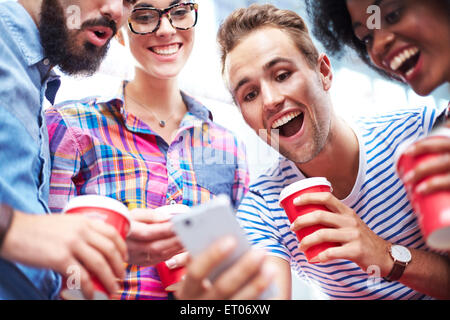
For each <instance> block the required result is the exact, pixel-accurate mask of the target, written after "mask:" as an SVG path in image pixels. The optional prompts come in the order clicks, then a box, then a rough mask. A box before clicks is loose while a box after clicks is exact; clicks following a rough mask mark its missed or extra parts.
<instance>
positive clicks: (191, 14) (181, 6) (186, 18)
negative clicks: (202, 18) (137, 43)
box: [128, 2, 198, 35]
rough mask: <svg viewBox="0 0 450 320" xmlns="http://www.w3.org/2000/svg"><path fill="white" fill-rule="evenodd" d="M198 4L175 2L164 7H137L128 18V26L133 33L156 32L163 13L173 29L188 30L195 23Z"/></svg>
mask: <svg viewBox="0 0 450 320" xmlns="http://www.w3.org/2000/svg"><path fill="white" fill-rule="evenodd" d="M197 11H198V4H197V3H191V2H184V3H177V4H174V5H172V6H170V7H168V8H166V9H157V8H151V7H139V8H135V9H133V11H132V12H131V16H130V18H129V19H128V27H129V28H130V30H131V31H132V32H133V33H136V34H140V35H145V34H149V33H153V32H156V31H157V30H158V29H159V26H160V25H161V20H162V17H163V16H164V15H167V18H168V19H169V21H170V24H171V25H172V27H174V28H175V29H179V30H188V29H191V28H192V27H194V26H195V25H196V23H197V15H198V13H197Z"/></svg>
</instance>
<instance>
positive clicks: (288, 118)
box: [272, 111, 301, 129]
mask: <svg viewBox="0 0 450 320" xmlns="http://www.w3.org/2000/svg"><path fill="white" fill-rule="evenodd" d="M300 114H301V112H300V111H295V112H291V113H288V114H287V115H285V116H284V117H282V118H280V119H278V120H276V121H275V122H274V123H273V124H272V129H276V128H279V127H281V126H282V125H285V124H286V123H288V122H289V121H291V120H292V119H294V118H296V117H298V116H299V115H300Z"/></svg>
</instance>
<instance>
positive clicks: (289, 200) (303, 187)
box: [280, 177, 337, 260]
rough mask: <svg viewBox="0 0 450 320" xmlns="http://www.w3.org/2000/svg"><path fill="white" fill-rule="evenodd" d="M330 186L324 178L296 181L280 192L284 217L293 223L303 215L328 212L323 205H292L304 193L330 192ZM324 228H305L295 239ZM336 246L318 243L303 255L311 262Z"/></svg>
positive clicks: (316, 226) (317, 226) (329, 243)
mask: <svg viewBox="0 0 450 320" xmlns="http://www.w3.org/2000/svg"><path fill="white" fill-rule="evenodd" d="M331 191H332V188H331V184H330V182H328V180H327V179H326V178H322V177H316V178H308V179H303V180H300V181H297V182H295V183H293V184H291V185H289V186H287V187H286V188H284V189H283V191H281V194H280V206H281V207H282V208H283V209H284V211H285V212H286V215H287V216H288V218H289V221H290V222H291V223H293V222H294V221H295V219H297V217H299V216H302V215H304V214H307V213H310V212H313V211H316V210H325V211H329V209H328V208H327V207H325V206H323V205H319V204H309V205H305V206H296V205H294V202H293V201H294V199H295V198H297V197H299V196H300V195H302V194H305V193H316V192H331ZM322 228H325V226H323V225H321V224H318V225H314V226H310V227H306V228H302V229H300V230H299V231H297V232H296V234H297V238H298V240H299V241H301V240H302V239H303V238H304V237H306V236H308V235H310V234H312V233H314V232H316V231H317V230H319V229H322ZM336 246H337V244H336V243H333V242H323V243H319V244H317V245H315V246H312V247H310V248H308V249H307V250H306V251H305V252H304V253H305V256H306V258H307V259H308V260H311V259H312V258H314V257H315V256H317V255H318V254H319V253H321V252H322V251H324V250H326V249H328V248H331V247H336Z"/></svg>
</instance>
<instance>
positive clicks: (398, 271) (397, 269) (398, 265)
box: [384, 261, 406, 282]
mask: <svg viewBox="0 0 450 320" xmlns="http://www.w3.org/2000/svg"><path fill="white" fill-rule="evenodd" d="M405 269H406V263H403V262H400V261H394V266H393V267H392V270H391V272H390V273H389V274H388V275H387V276H386V277H384V280H386V281H389V282H391V281H396V280H398V279H400V277H401V276H402V275H403V272H404V271H405Z"/></svg>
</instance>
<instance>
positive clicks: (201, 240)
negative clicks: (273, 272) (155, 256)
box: [172, 195, 276, 299]
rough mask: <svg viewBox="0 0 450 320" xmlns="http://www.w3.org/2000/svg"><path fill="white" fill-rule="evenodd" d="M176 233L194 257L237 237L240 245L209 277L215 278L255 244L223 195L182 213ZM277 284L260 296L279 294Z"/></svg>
mask: <svg viewBox="0 0 450 320" xmlns="http://www.w3.org/2000/svg"><path fill="white" fill-rule="evenodd" d="M172 222H173V227H174V231H175V233H176V234H177V235H178V237H179V238H180V241H181V242H182V244H183V245H184V247H185V248H186V249H187V250H188V251H189V253H190V254H191V255H192V256H194V257H195V256H197V255H198V254H200V253H201V252H203V251H204V250H206V249H207V248H208V246H210V245H211V244H212V243H213V242H215V241H216V240H218V239H220V238H222V237H224V236H228V235H231V236H234V237H235V238H236V240H237V246H236V248H235V250H234V251H233V253H232V254H231V255H230V256H228V257H227V259H225V260H224V261H222V263H221V264H220V265H219V266H218V267H216V268H215V269H214V270H213V271H212V272H211V274H210V276H209V279H210V280H211V281H214V280H215V279H216V278H217V277H218V276H219V275H220V274H221V273H222V272H223V271H225V270H226V269H228V268H229V267H231V266H232V265H233V264H234V263H235V262H236V261H237V260H239V258H240V257H241V256H242V255H244V254H245V253H246V252H247V251H248V250H249V249H250V248H251V245H250V243H249V241H248V239H247V237H246V235H245V233H244V230H243V229H242V228H241V227H240V225H239V223H238V222H237V220H236V217H235V214H234V211H233V207H232V205H231V202H230V199H229V198H228V196H226V195H219V196H217V197H216V198H214V199H212V200H211V201H209V202H207V203H205V204H201V205H199V206H197V207H193V208H191V211H190V212H187V213H183V214H178V215H176V216H174V217H173V218H172ZM275 294H276V287H275V286H274V285H273V283H272V285H270V286H269V287H268V288H267V290H266V291H265V292H264V293H263V295H262V296H261V297H260V299H270V298H273V297H275Z"/></svg>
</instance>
